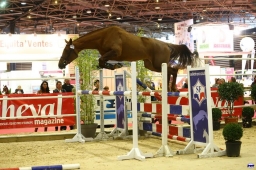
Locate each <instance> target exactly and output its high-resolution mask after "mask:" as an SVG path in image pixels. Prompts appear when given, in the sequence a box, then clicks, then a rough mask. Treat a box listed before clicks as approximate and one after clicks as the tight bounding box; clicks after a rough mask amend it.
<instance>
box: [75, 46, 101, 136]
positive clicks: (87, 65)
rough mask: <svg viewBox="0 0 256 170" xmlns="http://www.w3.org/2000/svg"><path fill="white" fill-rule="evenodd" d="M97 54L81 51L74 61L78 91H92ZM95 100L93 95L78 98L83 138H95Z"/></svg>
mask: <svg viewBox="0 0 256 170" xmlns="http://www.w3.org/2000/svg"><path fill="white" fill-rule="evenodd" d="M97 59H98V52H97V51H96V50H83V51H81V52H80V53H79V57H78V58H77V59H76V60H75V62H74V65H75V66H78V67H79V71H80V89H82V90H93V87H94V86H93V81H94V79H95V77H96V75H97V65H98V60H97ZM95 104H96V99H95V96H93V95H81V96H80V119H81V122H82V124H81V133H82V134H83V135H84V137H92V138H94V137H95V134H96V129H97V127H98V124H97V123H94V120H95V106H96V105H95Z"/></svg>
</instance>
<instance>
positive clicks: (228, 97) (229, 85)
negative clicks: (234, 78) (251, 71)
mask: <svg viewBox="0 0 256 170" xmlns="http://www.w3.org/2000/svg"><path fill="white" fill-rule="evenodd" d="M218 94H219V98H220V100H224V101H226V106H227V108H226V109H227V113H228V117H225V124H227V123H230V122H238V117H236V116H233V113H234V102H235V101H236V100H238V99H239V97H241V96H243V95H244V89H243V86H242V85H241V84H239V83H237V82H225V83H223V84H220V85H219V87H218Z"/></svg>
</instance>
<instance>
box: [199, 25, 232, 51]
mask: <svg viewBox="0 0 256 170" xmlns="http://www.w3.org/2000/svg"><path fill="white" fill-rule="evenodd" d="M196 32H197V50H198V52H206V51H211V52H213V51H225V52H231V51H234V44H233V41H234V40H233V32H232V31H230V30H229V26H228V25H221V26H204V27H198V28H196Z"/></svg>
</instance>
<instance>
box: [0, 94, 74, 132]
mask: <svg viewBox="0 0 256 170" xmlns="http://www.w3.org/2000/svg"><path fill="white" fill-rule="evenodd" d="M58 95H59V96H71V95H72V96H73V94H72V93H61V94H59V93H54V94H10V95H4V96H3V95H1V96H0V98H1V99H4V100H0V107H1V109H0V129H11V128H29V127H47V126H65V125H74V124H75V116H69V117H63V115H65V114H74V113H75V109H74V108H75V107H74V98H72V97H71V98H46V99H44V98H42V97H47V96H58ZM19 97H24V98H22V99H19V100H17V99H13V100H5V99H11V98H19ZM26 97H36V98H38V99H26ZM31 116H32V118H31ZM36 116H43V118H33V117H36ZM26 117H29V118H26Z"/></svg>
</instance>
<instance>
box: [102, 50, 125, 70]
mask: <svg viewBox="0 0 256 170" xmlns="http://www.w3.org/2000/svg"><path fill="white" fill-rule="evenodd" d="M117 57H118V51H116V50H111V51H109V52H107V53H105V54H104V55H103V56H101V57H100V58H99V66H100V67H101V68H106V69H110V70H115V69H117V68H121V67H122V66H123V65H122V64H120V63H117V64H110V63H107V62H108V60H109V58H113V60H114V58H117Z"/></svg>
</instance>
